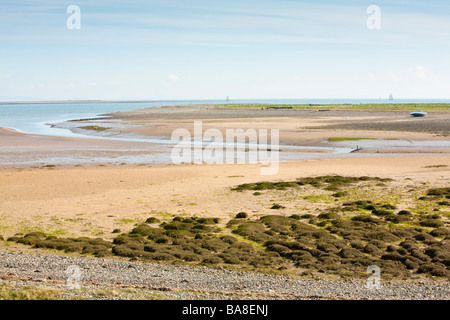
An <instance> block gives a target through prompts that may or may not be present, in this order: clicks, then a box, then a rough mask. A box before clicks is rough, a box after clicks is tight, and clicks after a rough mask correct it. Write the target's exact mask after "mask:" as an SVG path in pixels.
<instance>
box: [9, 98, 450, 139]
mask: <svg viewBox="0 0 450 320" xmlns="http://www.w3.org/2000/svg"><path fill="white" fill-rule="evenodd" d="M227 103H230V104H243V103H261V104H314V105H316V104H375V103H419V104H420V103H424V104H425V103H450V99H449V100H437V99H428V100H426V99H422V100H413V99H403V100H399V99H396V100H394V101H390V100H387V99H359V100H358V99H242V100H233V99H231V100H229V101H226V100H225V99H223V100H173V101H127V102H108V101H99V102H76V103H8V102H1V103H0V127H7V128H12V129H15V130H17V131H20V132H23V133H31V134H42V135H53V136H73V137H79V136H80V135H79V134H76V133H73V132H71V131H70V130H67V129H61V128H55V127H52V124H55V123H61V122H64V121H68V120H75V119H86V118H88V119H89V118H96V117H99V116H101V115H102V114H106V113H112V112H118V111H127V110H135V109H144V108H151V107H157V106H175V105H189V104H227ZM413 111H415V110H413Z"/></svg>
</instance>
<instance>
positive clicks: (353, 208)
mask: <svg viewBox="0 0 450 320" xmlns="http://www.w3.org/2000/svg"><path fill="white" fill-rule="evenodd" d="M391 181H392V180H391V179H384V178H377V177H364V176H363V177H343V176H319V177H309V178H301V179H298V180H295V181H287V182H286V181H279V182H267V181H266V182H257V183H250V184H243V185H240V186H238V187H236V188H234V189H233V190H235V191H240V192H245V191H246V190H249V191H251V192H253V191H254V190H271V191H270V192H271V198H272V196H273V198H272V199H277V200H270V203H273V201H278V199H280V202H281V201H283V202H281V203H283V204H285V203H289V202H288V201H290V200H289V199H295V200H292V201H305V199H306V197H308V200H307V201H308V202H307V203H308V206H309V205H316V206H315V207H312V209H311V211H309V212H308V211H307V212H308V213H306V214H305V212H303V213H300V212H298V211H297V212H296V211H294V210H298V209H297V206H296V205H295V204H291V203H289V205H288V208H285V210H283V211H281V212H279V213H278V212H277V213H278V215H275V214H273V215H263V216H261V215H258V214H254V215H253V214H252V215H250V216H249V215H248V214H247V213H245V212H243V211H242V212H239V213H238V214H237V215H235V214H231V215H230V220H228V221H221V220H220V219H218V218H212V217H202V218H199V217H184V216H176V217H173V216H168V215H166V216H164V217H163V218H162V219H161V220H159V219H157V218H155V217H150V218H148V219H147V220H145V222H139V223H136V224H135V225H134V226H133V229H132V230H131V231H130V232H128V233H120V234H117V235H116V236H115V238H114V239H113V240H112V241H105V240H102V239H100V238H96V239H90V238H86V237H80V238H57V237H55V236H49V235H48V234H45V233H43V232H30V233H28V234H26V235H25V236H22V235H20V236H14V237H10V238H9V239H8V241H13V242H16V243H21V244H24V245H29V246H33V247H36V248H47V249H54V250H63V251H65V252H74V253H78V254H88V255H93V256H96V257H105V256H112V255H113V256H119V257H123V258H128V259H132V260H140V261H151V262H159V263H170V264H187V265H202V266H208V267H225V268H233V269H243V270H255V271H262V272H264V271H267V272H285V273H291V274H304V272H305V270H307V271H308V272H313V273H325V274H328V275H337V276H341V277H348V276H351V277H358V276H361V277H363V278H366V277H367V274H366V272H365V271H366V269H367V266H369V265H377V266H379V267H380V268H381V269H382V270H383V277H384V278H385V279H407V278H409V277H411V275H421V274H423V275H426V276H434V277H446V278H448V279H450V271H449V268H450V228H449V220H450V214H449V212H448V208H447V203H448V200H446V199H447V198H448V196H449V194H450V188H447V187H444V188H429V189H426V190H423V191H422V192H414V193H411V192H410V191H408V190H409V189H407V188H405V189H401V188H399V182H396V183H392V184H391V183H390V182H391ZM380 182H383V186H379V187H377V186H376V185H377V184H378V183H380ZM408 183H410V182H408ZM408 188H409V187H408ZM311 191H312V192H311ZM306 192H309V195H303V194H304V193H306ZM396 192H398V193H396ZM292 193H298V194H300V195H301V196H295V197H292ZM336 193H342V196H340V197H332V196H331V195H332V194H333V195H335V194H336ZM287 194H289V197H290V198H289V199H286V197H284V198H282V197H283V196H284V195H287ZM277 196H280V198H277ZM269 199H270V198H269ZM330 199H331V200H332V201H330ZM419 199H422V200H419ZM258 200H259V199H258ZM260 205H261V209H263V210H267V209H268V208H270V207H268V206H267V202H263V203H260ZM281 208H284V206H282V205H280V204H277V203H273V206H272V209H281ZM307 208H309V207H307ZM302 210H305V209H302ZM306 210H308V209H306ZM271 212H273V211H271ZM280 214H287V215H289V216H281V215H280ZM162 221H163V222H162ZM223 222H225V223H226V225H223ZM117 232H120V230H117Z"/></svg>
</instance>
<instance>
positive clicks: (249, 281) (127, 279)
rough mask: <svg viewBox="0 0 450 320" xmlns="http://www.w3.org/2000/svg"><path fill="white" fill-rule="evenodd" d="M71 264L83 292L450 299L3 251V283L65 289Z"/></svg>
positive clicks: (402, 289) (431, 288)
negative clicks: (107, 289)
mask: <svg viewBox="0 0 450 320" xmlns="http://www.w3.org/2000/svg"><path fill="white" fill-rule="evenodd" d="M71 265H76V266H78V267H79V268H80V271H81V276H82V278H81V283H80V285H81V287H82V288H88V287H92V286H108V287H112V288H114V287H117V288H125V287H133V288H141V289H147V290H153V291H158V292H175V293H176V292H177V294H172V296H171V295H170V294H169V295H168V297H169V298H170V297H173V298H174V299H191V298H193V295H192V292H202V293H203V294H204V296H203V297H206V298H208V297H210V298H219V299H220V298H223V297H226V296H227V295H231V296H238V297H239V296H241V297H244V296H252V297H253V298H254V297H257V298H262V299H266V298H267V299H274V298H275V299H388V300H391V299H427V300H428V299H439V300H442V299H445V300H447V299H450V286H449V284H448V282H437V281H436V282H432V281H430V282H419V283H405V282H402V283H400V282H383V281H382V282H381V288H380V289H368V288H366V286H365V282H364V281H360V280H324V279H309V278H308V279H306V278H296V277H289V276H280V275H271V274H261V273H254V272H243V271H232V270H224V269H211V268H206V267H191V266H174V265H164V264H152V263H142V262H127V261H117V260H112V259H97V258H83V257H67V256H56V255H43V254H29V253H10V252H2V253H0V279H3V280H6V281H9V282H10V283H14V281H19V282H20V281H21V283H23V282H25V283H46V284H47V285H48V284H51V283H55V284H58V285H59V286H61V285H64V284H65V283H66V281H67V278H68V275H67V274H66V270H67V268H68V267H69V266H71ZM189 292H191V294H189ZM205 294H206V296H205ZM84 298H89V297H84ZM119 298H120V297H119Z"/></svg>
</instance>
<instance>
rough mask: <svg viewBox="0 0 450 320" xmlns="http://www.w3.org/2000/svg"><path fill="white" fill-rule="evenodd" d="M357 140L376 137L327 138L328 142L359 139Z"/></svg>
mask: <svg viewBox="0 0 450 320" xmlns="http://www.w3.org/2000/svg"><path fill="white" fill-rule="evenodd" d="M359 140H376V139H375V138H343V137H335V138H328V141H329V142H339V141H359Z"/></svg>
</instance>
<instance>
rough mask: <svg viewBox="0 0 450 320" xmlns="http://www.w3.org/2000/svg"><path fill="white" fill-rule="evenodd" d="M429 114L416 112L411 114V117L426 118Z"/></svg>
mask: <svg viewBox="0 0 450 320" xmlns="http://www.w3.org/2000/svg"><path fill="white" fill-rule="evenodd" d="M427 114H428V113H427V112H425V111H414V112H411V113H410V115H411V117H425V115H427Z"/></svg>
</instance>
